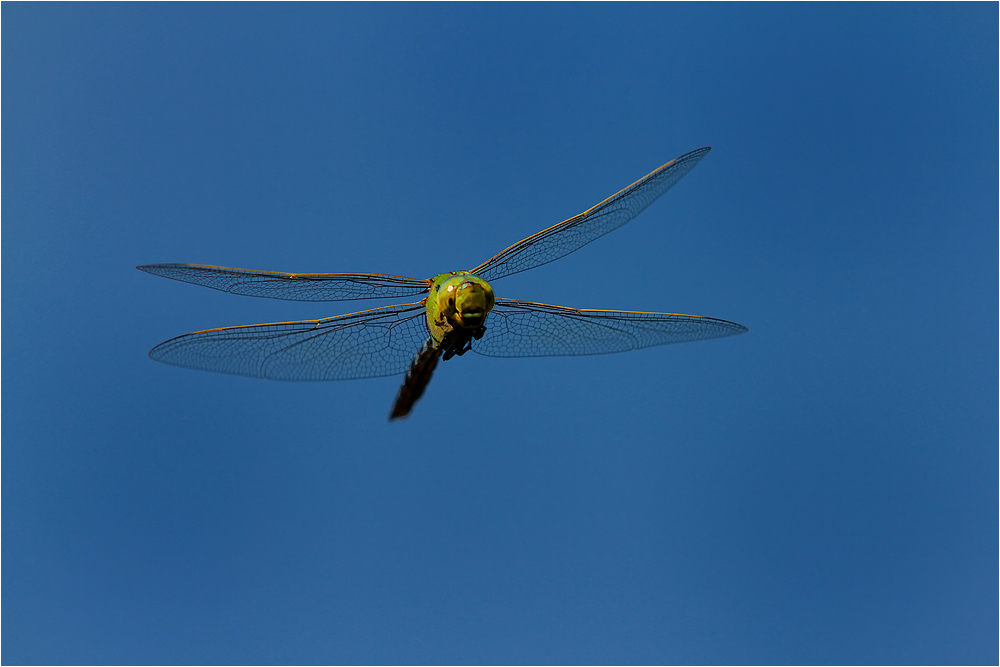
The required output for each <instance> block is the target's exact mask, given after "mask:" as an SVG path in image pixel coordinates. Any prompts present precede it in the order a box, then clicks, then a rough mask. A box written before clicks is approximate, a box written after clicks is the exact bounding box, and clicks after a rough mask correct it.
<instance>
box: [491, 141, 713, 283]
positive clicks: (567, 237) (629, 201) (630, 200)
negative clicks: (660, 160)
mask: <svg viewBox="0 0 1000 667" xmlns="http://www.w3.org/2000/svg"><path fill="white" fill-rule="evenodd" d="M710 150H712V149H711V147H708V146H706V147H705V148H699V149H698V150H694V151H691V152H690V153H686V154H685V155H682V156H680V157H679V158H677V159H676V160H672V161H670V162H668V163H666V164H665V165H663V166H662V167H660V168H659V169H657V170H656V171H654V172H653V173H651V174H649V175H648V176H646V177H645V178H642V179H640V180H638V181H636V182H635V183H633V184H632V185H630V186H628V187H627V188H625V189H624V190H622V191H621V192H619V193H617V194H615V195H612V196H611V197H608V198H607V199H605V200H604V201H602V202H601V203H600V204H598V205H596V206H594V207H592V208H590V209H587V210H586V211H584V212H583V213H581V214H580V215H577V216H575V217H572V218H570V219H569V220H566V221H564V222H560V223H559V224H558V225H555V226H553V227H549V228H548V229H545V230H542V231H540V232H538V233H537V234H535V235H534V236H529V237H528V238H526V239H524V240H523V241H519V242H517V243H515V244H514V245H512V246H511V247H509V248H507V249H506V250H504V251H503V252H502V253H500V254H499V255H497V256H496V257H493V258H492V259H490V260H488V261H486V262H484V263H483V264H480V265H479V266H477V267H476V268H475V269H473V270H472V273H475V274H477V275H479V276H481V277H482V278H483V279H485V280H496V279H497V278H503V277H504V276H509V275H511V274H513V273H519V272H520V271H527V270H528V269H533V268H535V267H536V266H541V265H542V264H548V263H549V262H551V261H553V260H556V259H559V258H560V257H563V256H565V255H568V254H570V253H571V252H573V251H575V250H579V249H580V248H582V247H583V246H585V245H587V244H588V243H590V242H591V241H593V240H594V239H596V238H599V237H601V236H604V235H605V234H607V233H608V232H610V231H613V230H615V229H618V228H619V227H621V226H622V225H624V224H625V223H626V222H628V221H629V220H631V219H632V218H634V217H635V216H637V215H639V214H640V213H642V212H643V211H644V210H645V209H646V207H647V206H649V205H650V204H652V203H653V201H655V200H656V198H657V197H659V196H660V195H662V194H663V193H664V192H666V191H667V190H669V189H670V188H671V187H672V186H673V185H674V183H676V182H677V181H679V180H681V179H682V178H683V177H684V176H685V174H687V173H688V172H689V171H691V170H692V169H694V167H695V165H696V164H698V161H699V160H701V159H702V158H703V157H705V155H706V154H707V153H708V152H709V151H710Z"/></svg>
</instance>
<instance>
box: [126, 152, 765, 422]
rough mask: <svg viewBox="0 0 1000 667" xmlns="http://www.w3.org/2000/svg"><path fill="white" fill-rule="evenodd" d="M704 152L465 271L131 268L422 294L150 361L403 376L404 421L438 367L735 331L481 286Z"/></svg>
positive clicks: (166, 346) (302, 296)
mask: <svg viewBox="0 0 1000 667" xmlns="http://www.w3.org/2000/svg"><path fill="white" fill-rule="evenodd" d="M710 150H711V147H710V146H707V147H704V148H699V149H697V150H694V151H691V152H690V153H686V154H684V155H682V156H680V157H678V158H676V159H674V160H671V161H670V162H668V163H666V164H665V165H663V166H662V167H660V168H658V169H656V170H654V171H653V172H652V173H650V174H648V175H647V176H645V177H643V178H641V179H639V180H638V181H636V182H635V183H633V184H632V185H630V186H628V187H627V188H625V189H624V190H621V191H620V192H618V193H616V194H614V195H612V196H611V197H608V198H607V199H605V200H604V201H602V202H600V203H599V204H597V205H595V206H592V207H591V208H589V209H587V210H586V211H584V212H583V213H580V214H579V215H576V216H573V217H572V218H569V219H568V220H565V221H563V222H560V223H559V224H557V225H553V226H552V227H549V228H548V229H544V230H542V231H540V232H538V233H537V234H534V235H532V236H529V237H528V238H526V239H523V240H521V241H518V242H517V243H515V244H514V245H512V246H510V247H508V248H507V249H505V250H504V251H502V252H500V253H499V254H497V255H495V256H493V257H491V258H490V259H488V260H486V261H485V262H483V263H482V264H480V265H479V266H477V267H475V268H474V269H471V270H468V271H452V272H450V273H442V274H439V275H436V276H434V277H433V278H427V279H420V278H406V277H403V276H394V275H386V274H380V273H280V272H275V271H254V270H248V269H235V268H228V267H222V266H208V265H202V264H146V265H142V266H137V267H136V268H137V269H140V270H142V271H145V272H147V273H151V274H154V275H157V276H163V277H164V278H172V279H174V280H180V281H184V282H188V283H194V284H196V285H202V286H205V287H210V288H212V289H216V290H221V291H223V292H229V293H231V294H241V295H245V296H255V297H264V298H270V299H284V300H289V301H348V300H355V299H381V298H405V297H419V296H421V295H426V296H424V297H423V298H422V299H421V300H420V301H416V302H413V303H406V304H402V305H392V306H385V307H382V308H375V309H372V310H365V311H361V312H357V313H349V314H347V315H337V316H334V317H327V318H324V319H319V320H301V321H297V322H274V323H270V324H254V325H249V326H235V327H223V328H220V329H208V330H206V331H197V332H195V333H189V334H185V335H183V336H178V337H176V338H171V339H170V340H167V341H165V342H163V343H160V344H159V345H157V346H156V347H154V348H153V349H152V350H150V352H149V356H150V357H151V358H152V359H154V360H156V361H159V362H162V363H165V364H171V365H174V366H181V367H185V368H193V369H198V370H205V371H214V372H218V373H229V374H233V375H243V376H250V377H255V378H267V379H272V380H348V379H358V378H374V377H382V376H388V375H398V374H403V373H405V378H404V379H403V384H402V386H401V387H400V389H399V393H398V395H397V397H396V400H395V403H394V404H393V407H392V411H391V413H390V416H389V419H390V421H391V420H394V419H398V418H400V417H405V416H406V415H408V414H409V413H410V411H411V410H412V408H413V406H414V404H415V403H416V402H417V400H418V399H419V398H420V397H421V396H422V395H423V393H424V390H425V389H426V387H427V384H428V382H429V381H430V379H431V375H432V374H433V373H434V370H435V369H436V367H437V365H438V362H439V361H440V360H443V361H448V360H450V359H452V358H454V357H456V356H462V355H464V354H465V353H466V352H468V351H470V350H471V351H473V352H476V353H478V354H481V355H485V356H489V357H540V356H565V355H589V354H607V353H611V352H624V351H627V350H636V349H639V348H645V347H650V346H654V345H665V344H668V343H682V342H687V341H696V340H706V339H710V338H721V337H723V336H732V335H735V334H742V333H745V332H747V331H748V329H747V328H746V327H745V326H743V325H741V324H737V323H735V322H729V321H726V320H721V319H716V318H712V317H702V316H698V315H682V314H677V313H650V312H635V311H622V310H580V309H577V308H566V307H563V306H553V305H550V304H545V303H534V302H531V301H520V300H518V299H508V298H502V297H497V296H496V295H495V294H494V291H493V286H492V285H491V283H492V282H493V281H496V280H499V279H501V278H504V277H506V276H510V275H512V274H515V273H520V272H522V271H527V270H528V269H533V268H535V267H538V266H541V265H543V264H548V263H549V262H552V261H555V260H557V259H559V258H561V257H565V256H566V255H568V254H570V253H571V252H574V251H576V250H578V249H580V248H582V247H583V246H585V245H587V244H588V243H590V242H591V241H594V240H595V239H597V238H599V237H601V236H603V235H605V234H607V233H608V232H611V231H613V230H615V229H618V228H619V227H621V226H622V225H624V224H625V223H627V222H628V221H630V220H631V219H632V218H634V217H635V216H637V215H639V214H640V213H641V212H642V211H643V210H645V209H646V207H648V206H649V205H650V204H652V203H653V201H655V200H656V199H657V198H658V197H660V195H662V194H663V193H665V192H666V191H667V190H669V189H670V188H671V187H673V185H674V184H675V183H677V181H679V180H680V179H681V178H683V177H684V176H685V175H686V174H687V173H688V172H690V171H691V170H692V169H693V168H694V167H695V165H697V164H698V162H699V161H700V160H701V159H702V158H703V157H705V155H706V154H708V152H709V151H710Z"/></svg>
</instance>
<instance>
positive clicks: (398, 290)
mask: <svg viewBox="0 0 1000 667" xmlns="http://www.w3.org/2000/svg"><path fill="white" fill-rule="evenodd" d="M135 268H137V269H139V270H140V271H145V272H146V273H152V274H153V275H156V276H163V277H164V278H172V279H173V280H182V281H184V282H186V283H194V284H195V285H204V286H205V287H211V288H212V289H217V290H220V291H222V292H229V293H231V294H242V295H243V296H259V297H264V298H267V299H284V300H286V301H349V300H352V299H383V298H389V297H408V296H416V295H418V294H423V293H424V292H426V291H427V290H428V289H429V285H430V281H427V280H420V279H417V278H404V277H402V276H389V275H383V274H380V273H279V272H277V271H252V270H249V269H232V268H229V267H225V266H206V265H203V264H145V265H143V266H137V267H135Z"/></svg>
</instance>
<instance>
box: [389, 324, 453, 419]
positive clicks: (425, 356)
mask: <svg viewBox="0 0 1000 667" xmlns="http://www.w3.org/2000/svg"><path fill="white" fill-rule="evenodd" d="M440 358H441V343H440V342H438V341H436V340H434V338H433V337H431V338H428V339H427V341H426V342H425V343H424V344H423V346H422V347H421V348H420V352H418V353H417V356H416V357H414V359H413V363H411V364H410V370H408V371H406V377H405V378H404V379H403V386H402V387H400V388H399V395H398V396H396V403H395V405H393V406H392V414H390V415H389V419H399V418H400V417H405V416H406V415H408V414H410V410H412V409H413V406H414V404H415V403H416V402H417V400H419V398H420V397H421V396H422V395H423V393H424V389H426V388H427V383H428V382H430V381H431V375H433V373H434V369H435V368H437V365H438V360H439V359H440Z"/></svg>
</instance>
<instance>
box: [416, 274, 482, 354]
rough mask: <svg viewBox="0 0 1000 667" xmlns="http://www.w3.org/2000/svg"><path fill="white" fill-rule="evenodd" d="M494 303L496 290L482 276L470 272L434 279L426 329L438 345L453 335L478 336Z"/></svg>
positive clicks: (428, 302) (428, 301) (428, 297)
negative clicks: (472, 334)
mask: <svg viewBox="0 0 1000 667" xmlns="http://www.w3.org/2000/svg"><path fill="white" fill-rule="evenodd" d="M493 303H494V298H493V288H492V287H490V284H489V283H488V282H486V281H485V280H483V279H482V278H480V277H479V276H476V275H473V274H471V273H469V272H468V271H453V272H452V273H442V274H441V275H439V276H434V278H432V279H431V292H430V294H429V295H428V296H427V328H428V329H430V332H431V335H432V336H433V337H434V340H436V341H438V342H441V340H442V339H443V338H444V336H445V334H447V333H450V332H452V331H458V332H475V331H477V330H478V329H479V328H480V327H482V326H483V323H484V322H485V321H486V316H487V315H488V314H489V312H490V311H491V310H493Z"/></svg>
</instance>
